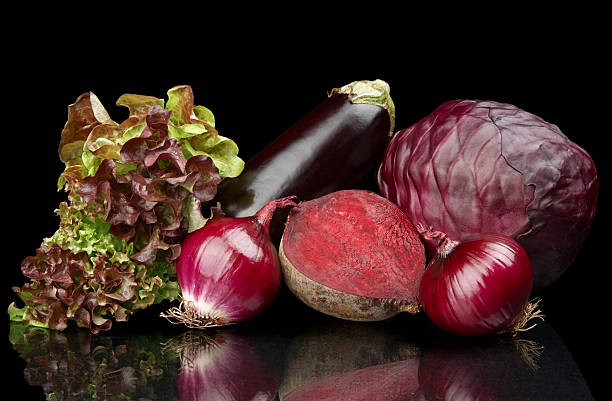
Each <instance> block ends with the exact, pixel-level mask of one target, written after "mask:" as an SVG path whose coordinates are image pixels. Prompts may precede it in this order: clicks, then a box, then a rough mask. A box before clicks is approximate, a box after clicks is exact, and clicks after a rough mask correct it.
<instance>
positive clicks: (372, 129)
mask: <svg viewBox="0 0 612 401" xmlns="http://www.w3.org/2000/svg"><path fill="white" fill-rule="evenodd" d="M394 128H395V105H394V104H393V100H392V99H391V96H390V88H389V85H388V84H387V83H386V82H385V81H382V80H379V79H377V80H374V81H355V82H352V83H349V84H347V85H345V86H342V87H341V88H335V89H333V90H332V91H331V93H330V95H329V96H328V98H327V99H326V100H325V101H323V102H322V103H321V104H319V105H318V106H317V107H315V108H314V109H313V110H312V111H310V112H309V113H308V114H306V115H305V116H304V117H302V118H301V119H300V120H299V121H298V122H296V123H295V124H294V125H292V126H291V127H290V128H289V129H287V130H286V131H285V132H284V133H282V134H281V135H280V136H279V137H277V138H276V139H275V140H274V141H273V142H271V143H270V144H269V145H268V146H266V147H265V148H264V149H263V150H261V151H260V152H259V153H257V154H256V155H255V156H254V157H253V158H252V159H250V160H248V161H247V163H246V165H245V167H244V170H243V172H242V174H241V175H240V176H238V177H236V178H232V179H227V180H225V181H224V182H223V183H221V185H220V186H219V187H218V192H217V195H216V197H215V198H214V199H213V201H212V202H211V204H213V205H217V204H220V206H221V209H222V211H223V213H224V214H225V215H228V216H232V217H246V216H252V215H253V214H255V213H256V212H257V211H258V210H259V209H261V207H262V206H263V205H265V204H266V203H268V202H269V201H271V200H274V199H278V198H281V197H285V196H291V195H295V196H296V197H297V200H298V201H307V200H311V199H314V198H317V197H319V196H323V195H326V194H328V193H331V192H334V191H337V190H341V189H351V188H360V187H363V186H364V185H366V183H367V182H368V180H369V179H373V177H375V168H376V166H377V165H378V164H379V163H380V160H381V159H382V154H383V152H384V149H385V147H386V145H387V143H388V141H389V139H390V137H391V136H392V135H393V133H394V131H393V130H394ZM374 179H375V178H374ZM287 214H288V211H287V210H284V211H278V212H277V213H276V215H275V216H274V219H273V220H272V222H271V226H270V235H271V237H272V240H273V241H274V243H275V244H276V245H278V243H279V242H280V237H281V235H282V230H283V228H284V222H285V221H286V218H287Z"/></svg>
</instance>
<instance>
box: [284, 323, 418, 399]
mask: <svg viewBox="0 0 612 401" xmlns="http://www.w3.org/2000/svg"><path fill="white" fill-rule="evenodd" d="M418 358H419V348H418V347H417V346H416V345H415V344H414V343H412V342H410V341H407V340H406V339H404V338H403V337H402V335H401V334H400V333H399V331H395V330H392V329H390V328H389V327H386V326H385V325H377V324H371V323H358V322H351V321H344V320H339V319H333V318H322V319H320V320H317V321H316V322H315V323H314V324H312V325H311V326H310V327H308V328H306V329H305V330H304V331H303V332H301V333H299V334H298V335H296V336H295V337H294V338H293V340H292V342H291V343H290V344H289V348H288V354H287V360H286V365H285V369H284V372H283V377H282V381H281V387H280V390H279V396H280V399H281V400H283V401H287V400H292V401H295V400H319V401H322V400H339V399H342V400H346V399H350V400H369V401H372V400H388V401H392V400H406V399H408V398H409V397H411V396H412V395H413V394H414V393H416V391H417V390H418V369H419V359H418Z"/></svg>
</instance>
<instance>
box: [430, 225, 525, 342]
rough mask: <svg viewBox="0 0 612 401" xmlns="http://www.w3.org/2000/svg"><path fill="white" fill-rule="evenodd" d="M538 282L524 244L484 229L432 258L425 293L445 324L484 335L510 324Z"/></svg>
mask: <svg viewBox="0 0 612 401" xmlns="http://www.w3.org/2000/svg"><path fill="white" fill-rule="evenodd" d="M532 286H533V271H532V268H531V263H530V261H529V257H528V256H527V253H526V252H525V250H524V249H523V248H522V247H521V245H520V244H519V243H518V242H516V241H515V240H514V239H512V238H510V237H508V236H505V235H502V234H480V235H478V236H473V237H471V238H468V239H466V240H465V241H462V242H460V243H458V244H456V245H455V246H454V248H453V249H452V250H450V252H448V253H446V254H438V256H437V257H436V258H434V259H433V260H432V261H431V262H430V263H429V265H428V266H427V268H426V269H425V272H424V273H423V277H422V278H421V284H420V288H419V298H420V301H421V304H422V306H423V310H424V311H425V314H426V315H427V316H428V317H429V318H430V319H431V321H432V322H433V323H434V324H435V325H436V326H437V327H438V328H440V329H441V330H443V331H446V332H448V333H452V334H456V335H461V336H480V335H488V334H496V333H499V332H502V331H504V330H507V329H509V328H510V327H511V326H512V324H513V323H514V322H515V320H516V317H517V316H518V315H519V314H520V313H521V311H522V310H523V308H524V307H525V305H526V304H527V301H528V299H529V295H530V293H531V290H532Z"/></svg>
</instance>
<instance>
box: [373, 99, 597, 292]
mask: <svg viewBox="0 0 612 401" xmlns="http://www.w3.org/2000/svg"><path fill="white" fill-rule="evenodd" d="M378 185H379V190H380V193H381V194H382V195H383V196H385V197H386V198H388V199H390V200H391V201H393V202H395V203H396V204H397V205H398V206H400V207H401V208H402V209H403V210H404V211H405V212H406V213H407V214H408V216H409V217H410V219H411V220H412V221H414V222H420V223H422V224H425V225H429V226H433V227H435V228H436V229H437V230H441V231H444V232H445V233H446V234H448V235H449V236H451V237H452V238H453V239H455V240H458V241H461V240H464V239H465V238H466V237H467V236H469V235H472V234H478V233H481V232H485V231H486V232H497V233H501V234H505V235H508V236H511V237H513V238H514V239H516V240H517V241H518V242H519V243H520V244H521V245H522V246H523V248H525V251H526V252H527V254H528V255H529V258H530V260H531V263H532V266H533V271H534V286H533V291H534V292H537V291H539V290H541V289H543V288H545V287H547V286H549V285H551V284H552V283H554V282H555V281H556V280H557V279H558V278H559V276H560V275H561V274H562V273H563V272H564V271H565V270H566V269H567V268H568V267H569V265H570V264H571V263H572V261H573V260H574V259H575V257H576V254H577V252H578V251H579V249H580V248H581V246H582V244H583V243H584V241H585V239H586V236H587V234H588V232H589V230H590V227H591V222H592V220H593V217H594V214H595V209H596V204H597V195H598V189H599V180H598V177H597V171H596V168H595V164H594V162H593V160H592V159H591V157H590V156H589V155H588V153H587V152H586V151H585V150H584V149H582V148H580V147H579V146H578V145H577V144H575V143H574V142H572V141H571V140H570V139H569V138H568V137H566V136H565V135H564V134H563V133H562V132H561V130H560V129H559V127H557V126H556V125H554V124H551V123H549V122H547V121H544V120H543V119H542V118H540V117H538V116H536V115H534V114H531V113H528V112H526V111H524V110H521V109H519V108H518V107H516V106H514V105H510V104H505V103H498V102H493V101H480V100H452V101H448V102H445V103H443V104H441V105H440V106H438V107H437V108H436V109H435V110H434V111H433V112H432V113H431V114H429V115H428V116H426V117H424V118H422V119H421V120H420V121H418V122H417V123H415V124H413V125H412V126H410V127H408V128H406V129H403V130H400V131H398V132H397V133H396V134H395V135H394V137H393V138H392V140H391V142H390V143H389V145H388V146H387V148H386V149H385V154H384V157H383V161H382V163H381V165H380V168H379V171H378ZM429 250H431V249H429Z"/></svg>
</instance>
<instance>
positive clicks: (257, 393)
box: [164, 330, 280, 401]
mask: <svg viewBox="0 0 612 401" xmlns="http://www.w3.org/2000/svg"><path fill="white" fill-rule="evenodd" d="M265 345H266V343H265V341H263V340H262V339H260V338H257V337H256V336H246V335H243V334H239V333H237V332H228V331H219V332H212V333H211V332H204V331H200V330H193V331H188V332H186V333H184V334H183V335H182V336H180V337H177V338H174V339H172V341H170V342H168V343H167V344H166V345H165V348H164V350H165V352H167V351H168V350H170V351H172V352H174V353H176V354H177V355H178V356H179V357H180V360H181V367H180V369H179V372H178V378H177V388H178V394H179V398H180V399H181V401H196V400H197V401H204V400H223V401H247V400H257V401H265V400H274V399H275V397H276V395H277V393H278V386H279V380H280V378H279V368H278V367H277V365H276V364H274V363H272V361H271V360H270V359H269V358H267V355H266V353H265V349H264V348H265Z"/></svg>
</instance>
